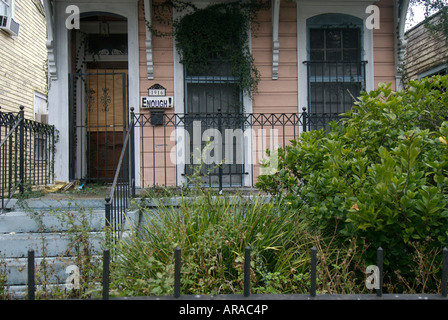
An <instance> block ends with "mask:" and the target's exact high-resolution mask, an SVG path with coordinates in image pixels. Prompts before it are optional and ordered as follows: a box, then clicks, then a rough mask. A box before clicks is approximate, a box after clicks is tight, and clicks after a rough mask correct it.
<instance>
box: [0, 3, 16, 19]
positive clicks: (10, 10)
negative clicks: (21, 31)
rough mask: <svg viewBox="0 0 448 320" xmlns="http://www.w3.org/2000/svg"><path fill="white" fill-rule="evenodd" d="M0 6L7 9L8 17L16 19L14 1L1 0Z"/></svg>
mask: <svg viewBox="0 0 448 320" xmlns="http://www.w3.org/2000/svg"><path fill="white" fill-rule="evenodd" d="M0 4H2V5H4V6H5V7H6V16H8V17H11V18H14V0H0Z"/></svg>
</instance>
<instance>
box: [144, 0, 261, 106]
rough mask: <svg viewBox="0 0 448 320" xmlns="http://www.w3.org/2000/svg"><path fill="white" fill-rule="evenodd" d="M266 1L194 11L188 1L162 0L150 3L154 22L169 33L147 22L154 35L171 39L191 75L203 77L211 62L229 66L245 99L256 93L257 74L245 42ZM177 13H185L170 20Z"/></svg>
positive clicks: (226, 4) (240, 2)
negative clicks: (170, 29) (164, 27)
mask: <svg viewBox="0 0 448 320" xmlns="http://www.w3.org/2000/svg"><path fill="white" fill-rule="evenodd" d="M269 5H270V2H269V1H266V0H251V1H234V2H224V3H217V4H212V5H209V6H207V7H205V8H198V7H197V6H195V5H194V4H193V3H191V2H186V1H180V0H165V1H163V2H160V3H155V4H154V17H153V19H154V21H155V22H158V23H159V24H160V25H171V26H172V32H169V33H167V32H161V31H160V30H158V29H157V28H155V27H154V26H153V25H151V23H150V22H149V21H146V24H147V27H148V28H150V29H151V31H152V32H153V34H154V35H155V36H173V37H174V39H175V43H176V48H177V51H178V53H179V56H180V62H181V63H182V64H183V65H184V66H185V67H186V69H187V70H188V71H189V72H190V73H192V74H204V73H206V72H207V71H209V70H210V68H211V67H212V64H213V63H216V62H218V63H224V64H228V65H230V69H231V76H233V77H234V78H235V80H236V81H237V83H238V85H239V87H240V88H241V90H242V91H244V92H245V93H246V94H248V96H250V97H252V96H253V94H254V93H255V92H257V86H258V82H259V80H260V72H259V71H258V69H257V67H256V66H255V64H254V58H253V56H252V53H251V50H250V46H249V39H250V34H249V32H250V30H251V26H252V23H253V22H256V16H257V13H258V12H259V11H260V10H263V9H267V8H269ZM174 11H177V12H179V13H185V12H186V14H184V15H180V14H179V16H181V17H180V18H174V19H173V18H172V13H173V12H174Z"/></svg>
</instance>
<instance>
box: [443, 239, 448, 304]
mask: <svg viewBox="0 0 448 320" xmlns="http://www.w3.org/2000/svg"><path fill="white" fill-rule="evenodd" d="M442 260H443V261H442V297H444V298H446V296H447V281H448V249H447V248H446V247H445V248H443V256H442Z"/></svg>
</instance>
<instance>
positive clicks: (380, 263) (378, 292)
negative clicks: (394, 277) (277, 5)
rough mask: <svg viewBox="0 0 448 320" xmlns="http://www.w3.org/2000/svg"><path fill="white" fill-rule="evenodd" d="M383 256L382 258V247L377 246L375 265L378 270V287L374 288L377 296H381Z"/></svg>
mask: <svg viewBox="0 0 448 320" xmlns="http://www.w3.org/2000/svg"><path fill="white" fill-rule="evenodd" d="M383 258H384V252H383V248H381V247H379V248H378V250H377V265H378V270H379V279H378V281H379V289H376V295H377V296H378V297H382V296H383Z"/></svg>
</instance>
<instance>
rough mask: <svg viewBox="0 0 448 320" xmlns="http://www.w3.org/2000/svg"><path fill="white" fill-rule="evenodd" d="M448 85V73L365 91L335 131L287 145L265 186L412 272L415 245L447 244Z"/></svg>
mask: <svg viewBox="0 0 448 320" xmlns="http://www.w3.org/2000/svg"><path fill="white" fill-rule="evenodd" d="M447 87H448V78H447V77H446V76H445V77H433V78H427V79H423V80H421V81H412V82H410V83H409V87H408V88H407V89H406V90H405V91H401V92H394V91H392V90H391V89H390V86H389V85H382V86H380V87H379V88H378V89H377V90H374V91H371V92H370V93H363V94H362V96H361V97H360V98H359V99H358V101H357V102H356V103H355V106H354V107H353V109H352V110H351V111H350V112H347V113H346V114H345V116H346V119H344V120H342V121H341V123H340V124H339V125H338V124H336V123H332V126H331V130H330V132H328V133H325V132H324V131H323V130H319V131H310V132H305V133H302V134H301V136H300V138H298V139H297V140H294V141H292V142H291V145H290V146H287V147H286V148H285V149H279V150H278V157H279V160H278V162H279V166H278V170H277V172H276V173H275V174H273V175H264V176H260V177H259V181H258V182H257V187H259V188H260V189H262V190H264V191H267V192H269V193H271V194H273V195H275V196H276V197H278V198H286V199H287V200H288V201H290V202H291V203H293V205H294V207H296V208H300V210H301V211H302V212H303V213H302V214H303V215H304V217H305V218H306V219H307V220H308V221H309V225H310V226H311V227H312V228H314V230H318V231H322V232H323V233H324V234H327V235H332V234H334V233H336V234H337V239H336V241H338V242H339V243H344V242H345V241H347V240H348V239H352V238H354V237H356V238H357V239H359V240H360V241H361V240H362V241H365V242H366V243H368V244H370V245H371V246H374V247H378V246H382V247H383V248H384V249H385V259H386V260H385V263H386V264H388V265H390V267H391V268H394V270H400V272H402V273H406V272H405V270H406V269H407V266H408V264H409V263H410V260H411V259H412V258H411V255H412V254H413V253H414V249H413V248H415V245H414V244H415V243H417V244H421V245H422V246H423V245H424V246H425V247H427V248H428V250H431V249H432V248H440V247H441V246H444V245H447V243H448V231H447V230H448V197H447V193H446V190H447V186H448V178H447V177H446V175H447V170H448V145H447V141H448V138H447V137H448V123H447V122H444V117H445V115H446V114H447V111H448V92H447V91H446V88H447ZM370 258H371V262H374V261H375V260H374V252H372V255H371V257H370Z"/></svg>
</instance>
